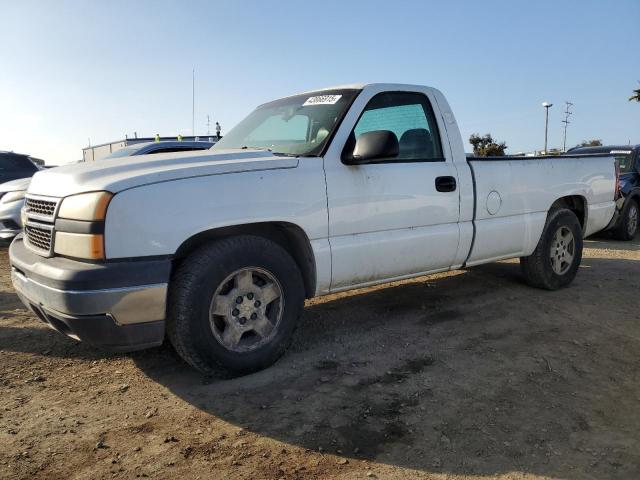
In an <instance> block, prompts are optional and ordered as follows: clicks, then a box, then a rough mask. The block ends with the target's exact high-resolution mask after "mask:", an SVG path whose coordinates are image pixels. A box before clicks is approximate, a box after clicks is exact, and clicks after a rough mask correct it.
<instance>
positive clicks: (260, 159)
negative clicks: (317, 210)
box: [29, 150, 298, 197]
mask: <svg viewBox="0 0 640 480" xmlns="http://www.w3.org/2000/svg"><path fill="white" fill-rule="evenodd" d="M297 166H298V159H297V158H294V157H282V156H276V155H273V154H272V153H271V152H269V151H256V150H220V151H212V150H202V151H192V152H173V153H156V154H151V155H136V156H130V157H122V158H113V159H104V160H97V161H95V162H87V163H77V164H73V165H65V166H62V167H57V168H55V169H52V170H48V171H42V172H38V173H36V174H35V175H34V176H33V178H32V179H31V184H30V186H29V193H33V194H37V195H45V196H51V197H66V196H68V195H73V194H75V193H82V192H90V191H97V190H106V191H109V192H112V193H118V192H120V191H122V190H127V189H130V188H134V187H139V186H141V185H147V184H150V183H158V182H166V181H170V180H179V179H182V178H189V177H199V176H205V175H221V174H227V173H241V172H251V171H257V170H274V169H280V168H295V167H297Z"/></svg>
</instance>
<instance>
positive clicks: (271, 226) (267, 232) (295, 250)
mask: <svg viewBox="0 0 640 480" xmlns="http://www.w3.org/2000/svg"><path fill="white" fill-rule="evenodd" d="M238 235H254V236H257V237H263V238H266V239H268V240H271V241H273V242H275V243H277V244H278V245H280V246H281V247H282V248H284V249H285V250H286V251H287V252H288V253H289V254H290V255H291V256H292V257H293V259H294V260H295V262H296V264H297V265H298V268H299V269H300V272H301V273H302V278H303V280H304V287H305V294H306V297H307V298H311V297H313V296H314V295H315V291H316V281H317V275H316V261H315V255H314V253H313V248H312V247H311V242H310V241H309V237H308V236H307V234H306V233H305V231H304V230H303V229H302V228H301V227H300V226H298V225H296V224H293V223H290V222H259V223H249V224H239V225H229V226H225V227H218V228H213V229H210V230H205V231H202V232H199V233H197V234H195V235H193V236H191V237H189V238H188V239H186V240H185V241H184V242H182V244H181V245H180V246H179V247H178V249H177V250H176V252H175V254H174V255H173V269H174V270H175V268H176V266H177V265H179V264H180V263H181V262H182V260H184V259H185V258H186V257H187V256H189V254H190V253H191V252H193V251H194V250H196V249H197V248H198V247H200V246H201V245H204V244H205V243H207V242H210V241H214V240H219V239H222V238H228V237H233V236H238Z"/></svg>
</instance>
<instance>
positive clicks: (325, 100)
mask: <svg viewBox="0 0 640 480" xmlns="http://www.w3.org/2000/svg"><path fill="white" fill-rule="evenodd" d="M341 98H342V95H318V96H316V97H309V98H307V101H306V102H304V103H303V104H302V106H303V107H307V106H309V105H335V104H336V103H337V102H338V100H340V99H341Z"/></svg>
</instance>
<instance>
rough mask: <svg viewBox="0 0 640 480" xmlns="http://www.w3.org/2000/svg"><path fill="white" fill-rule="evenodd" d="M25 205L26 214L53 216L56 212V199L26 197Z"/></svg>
mask: <svg viewBox="0 0 640 480" xmlns="http://www.w3.org/2000/svg"><path fill="white" fill-rule="evenodd" d="M25 206H26V208H27V214H33V215H34V216H39V217H49V218H53V216H54V215H55V213H56V207H57V206H58V202H57V201H56V200H43V199H40V198H33V197H27V200H26V203H25Z"/></svg>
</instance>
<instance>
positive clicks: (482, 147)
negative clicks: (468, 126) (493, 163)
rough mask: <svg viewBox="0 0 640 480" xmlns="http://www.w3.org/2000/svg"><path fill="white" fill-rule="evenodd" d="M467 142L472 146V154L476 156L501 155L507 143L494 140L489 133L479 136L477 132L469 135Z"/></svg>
mask: <svg viewBox="0 0 640 480" xmlns="http://www.w3.org/2000/svg"><path fill="white" fill-rule="evenodd" d="M469 143H470V144H471V146H473V154H474V155H475V156H476V157H503V156H504V154H505V153H504V151H505V150H506V149H507V144H506V143H504V142H502V143H498V142H496V141H495V140H494V139H493V137H492V136H491V134H490V133H487V134H486V135H484V136H482V137H481V136H480V135H479V134H477V133H474V134H472V135H471V136H470V137H469Z"/></svg>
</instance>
